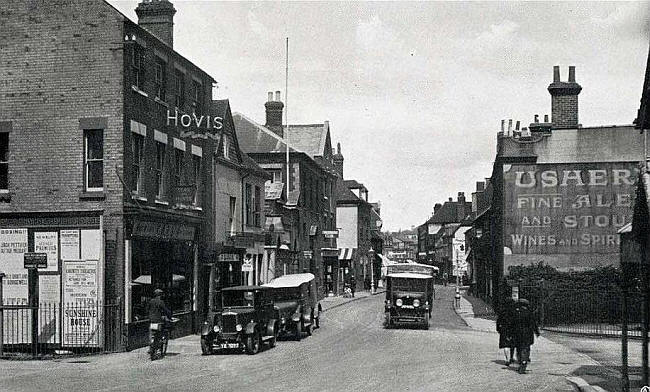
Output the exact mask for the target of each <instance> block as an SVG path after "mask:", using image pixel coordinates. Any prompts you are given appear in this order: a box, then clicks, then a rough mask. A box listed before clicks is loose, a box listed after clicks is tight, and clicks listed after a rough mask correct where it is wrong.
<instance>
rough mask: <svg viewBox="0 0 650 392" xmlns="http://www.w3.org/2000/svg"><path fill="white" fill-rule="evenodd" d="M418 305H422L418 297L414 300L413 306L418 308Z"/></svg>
mask: <svg viewBox="0 0 650 392" xmlns="http://www.w3.org/2000/svg"><path fill="white" fill-rule="evenodd" d="M418 306H420V300H419V299H417V298H416V299H414V300H413V307H414V308H417V307H418Z"/></svg>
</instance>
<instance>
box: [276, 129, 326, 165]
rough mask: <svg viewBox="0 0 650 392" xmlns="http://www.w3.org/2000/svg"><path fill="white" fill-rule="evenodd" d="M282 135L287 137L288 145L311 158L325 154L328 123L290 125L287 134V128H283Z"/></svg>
mask: <svg viewBox="0 0 650 392" xmlns="http://www.w3.org/2000/svg"><path fill="white" fill-rule="evenodd" d="M284 135H286V136H287V139H288V140H289V145H291V146H293V147H294V148H295V149H296V150H299V151H302V152H304V153H305V154H307V155H309V156H310V157H312V158H314V157H317V156H324V155H325V154H326V148H327V142H328V137H329V125H328V123H325V124H298V125H290V126H289V132H287V127H286V126H285V127H284ZM330 153H331V147H330Z"/></svg>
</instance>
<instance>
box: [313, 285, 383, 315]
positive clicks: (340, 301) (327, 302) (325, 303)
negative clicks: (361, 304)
mask: <svg viewBox="0 0 650 392" xmlns="http://www.w3.org/2000/svg"><path fill="white" fill-rule="evenodd" d="M385 292H386V290H384V289H383V288H382V289H377V290H376V291H375V293H374V294H373V293H371V292H370V291H357V292H355V293H354V297H344V296H342V295H338V296H333V297H325V298H323V299H321V300H320V304H321V307H322V308H323V312H326V311H328V310H329V309H334V308H337V307H339V306H342V305H345V304H347V303H349V302H353V301H358V300H361V299H365V298H369V297H371V296H373V295H383V294H384V293H385Z"/></svg>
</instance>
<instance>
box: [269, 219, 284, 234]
mask: <svg viewBox="0 0 650 392" xmlns="http://www.w3.org/2000/svg"><path fill="white" fill-rule="evenodd" d="M271 225H273V231H275V232H279V231H284V226H283V225H282V217H281V216H267V217H266V221H265V222H264V230H265V231H267V232H268V231H269V227H271Z"/></svg>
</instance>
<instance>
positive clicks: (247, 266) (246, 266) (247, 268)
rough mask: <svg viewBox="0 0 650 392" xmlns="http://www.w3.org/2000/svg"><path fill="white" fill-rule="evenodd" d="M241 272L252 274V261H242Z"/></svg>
mask: <svg viewBox="0 0 650 392" xmlns="http://www.w3.org/2000/svg"><path fill="white" fill-rule="evenodd" d="M241 270H242V272H253V260H252V259H244V262H243V263H242V265H241Z"/></svg>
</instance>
